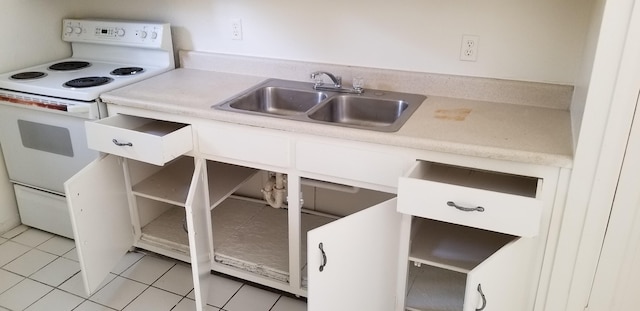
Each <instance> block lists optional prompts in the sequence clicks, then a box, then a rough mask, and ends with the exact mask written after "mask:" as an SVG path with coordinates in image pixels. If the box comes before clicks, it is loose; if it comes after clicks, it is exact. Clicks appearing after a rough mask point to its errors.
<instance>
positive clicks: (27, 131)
mask: <svg viewBox="0 0 640 311" xmlns="http://www.w3.org/2000/svg"><path fill="white" fill-rule="evenodd" d="M86 120H87V119H84V118H80V117H77V116H74V115H71V114H69V113H66V112H62V111H60V112H59V111H55V110H49V109H32V108H29V107H25V106H19V105H16V104H12V103H7V102H3V101H0V145H1V146H2V150H3V152H4V157H5V163H6V166H7V171H8V173H9V179H11V181H13V182H15V183H19V184H24V185H28V186H32V187H36V188H41V189H45V190H48V191H51V192H54V193H58V194H61V195H64V188H63V184H64V182H65V181H66V180H67V179H69V178H70V177H71V176H73V175H74V174H75V173H76V172H78V171H80V169H82V168H83V167H84V166H86V165H87V164H88V163H90V162H91V161H93V160H94V159H96V158H97V157H98V152H97V151H94V150H90V149H89V148H88V147H87V139H86V134H85V129H84V122H85V121H86Z"/></svg>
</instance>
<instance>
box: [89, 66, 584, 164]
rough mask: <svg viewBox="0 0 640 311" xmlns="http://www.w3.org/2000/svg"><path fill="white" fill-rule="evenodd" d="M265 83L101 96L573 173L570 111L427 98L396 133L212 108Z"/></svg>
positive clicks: (181, 85) (237, 81)
mask: <svg viewBox="0 0 640 311" xmlns="http://www.w3.org/2000/svg"><path fill="white" fill-rule="evenodd" d="M265 79H266V78H265V77H257V76H250V75H241V74H232V73H224V72H215V71H205V70H198V69H185V68H180V69H176V70H173V71H170V72H167V73H164V74H161V75H159V76H156V77H153V78H150V79H147V80H144V81H142V82H139V83H136V84H132V85H129V86H126V87H123V88H120V89H117V90H114V91H111V92H108V93H105V94H103V95H102V96H101V98H102V100H103V101H104V102H107V103H110V104H116V105H122V106H129V107H135V108H142V109H147V110H153V111H158V112H165V113H169V114H175V115H182V116H189V117H196V118H204V119H211V120H218V121H224V122H231V123H238V124H246V125H251V126H257V127H265V128H271V129H278V130H284V131H290V132H296V133H305V134H310V135H318V136H325V137H336V138H341V139H348V140H356V141H364V142H370V143H377V144H383V145H392V146H399V147H407V148H413V149H422V150H431V151H438V152H446V153H454V154H461V155H468V156H477V157H484V158H491V159H498V160H507V161H516V162H524V163H531V164H540V165H549V166H557V167H571V165H572V158H573V155H572V154H573V147H572V136H571V117H570V113H569V111H566V110H561V109H553V108H543V107H533V106H524V105H514V104H507V103H495V102H487V101H477V100H469V99H456V98H449V97H437V96H429V94H425V95H427V99H426V100H425V101H424V102H423V103H422V105H421V106H420V108H418V110H417V111H416V112H415V113H414V114H413V115H412V116H411V118H410V119H409V120H408V121H407V122H406V123H405V124H404V126H403V127H402V128H401V129H400V130H399V131H397V132H393V133H384V132H378V131H368V130H358V129H351V128H345V127H340V126H334V125H324V124H315V123H308V122H300V121H290V120H284V119H280V118H273V117H266V116H255V115H249V114H243V113H236V112H228V111H222V110H217V109H212V108H211V106H212V105H215V104H217V103H220V102H222V101H224V100H226V99H229V98H231V97H232V96H234V95H236V94H238V93H240V92H242V91H243V90H245V89H247V88H250V87H252V86H254V85H255V84H257V83H259V82H261V81H263V80H265Z"/></svg>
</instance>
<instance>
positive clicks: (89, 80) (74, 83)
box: [63, 77, 113, 88]
mask: <svg viewBox="0 0 640 311" xmlns="http://www.w3.org/2000/svg"><path fill="white" fill-rule="evenodd" d="M111 81H113V79H112V78H109V77H83V78H77V79H73V80H70V81H67V82H65V83H64V84H63V86H66V87H71V88H87V87H92V86H100V85H103V84H107V83H109V82H111Z"/></svg>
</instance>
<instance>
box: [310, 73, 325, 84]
mask: <svg viewBox="0 0 640 311" xmlns="http://www.w3.org/2000/svg"><path fill="white" fill-rule="evenodd" d="M311 79H312V80H313V85H314V86H318V85H322V84H324V81H323V80H322V74H320V73H319V72H312V73H311Z"/></svg>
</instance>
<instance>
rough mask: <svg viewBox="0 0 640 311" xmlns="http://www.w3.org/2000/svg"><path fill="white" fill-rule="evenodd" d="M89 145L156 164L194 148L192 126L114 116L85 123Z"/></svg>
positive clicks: (165, 161)
mask: <svg viewBox="0 0 640 311" xmlns="http://www.w3.org/2000/svg"><path fill="white" fill-rule="evenodd" d="M86 131H87V143H88V146H89V148H91V149H94V150H98V151H101V152H105V153H110V154H115V155H119V156H123V157H126V158H129V159H134V160H138V161H142V162H147V163H151V164H155V165H164V164H165V163H167V162H169V161H171V160H173V159H175V158H177V157H178V156H180V155H182V154H184V153H186V152H189V151H191V150H192V149H193V139H192V134H191V125H188V124H183V123H176V122H169V121H163V120H155V119H148V118H141V117H135V116H128V115H121V114H118V115H115V116H112V117H109V118H106V119H102V120H99V121H95V122H87V123H86Z"/></svg>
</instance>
